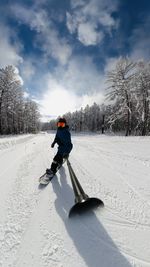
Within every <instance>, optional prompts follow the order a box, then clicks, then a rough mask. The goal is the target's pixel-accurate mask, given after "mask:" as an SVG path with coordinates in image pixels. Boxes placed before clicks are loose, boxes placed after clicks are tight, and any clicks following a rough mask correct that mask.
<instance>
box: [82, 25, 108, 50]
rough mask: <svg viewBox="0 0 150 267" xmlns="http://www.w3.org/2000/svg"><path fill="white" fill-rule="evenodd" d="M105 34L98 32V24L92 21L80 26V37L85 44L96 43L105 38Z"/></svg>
mask: <svg viewBox="0 0 150 267" xmlns="http://www.w3.org/2000/svg"><path fill="white" fill-rule="evenodd" d="M103 36H104V34H103V33H102V32H97V30H96V26H95V25H92V24H90V23H81V24H80V25H79V27H78V39H79V41H80V42H81V43H83V44H84V45H85V46H88V45H96V44H97V43H99V42H100V41H101V40H102V39H103Z"/></svg>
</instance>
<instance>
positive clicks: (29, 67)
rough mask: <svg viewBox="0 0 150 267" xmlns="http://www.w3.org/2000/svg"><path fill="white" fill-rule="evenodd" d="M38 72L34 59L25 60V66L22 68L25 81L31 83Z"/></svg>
mask: <svg viewBox="0 0 150 267" xmlns="http://www.w3.org/2000/svg"><path fill="white" fill-rule="evenodd" d="M35 72H36V67H35V66H34V64H33V62H32V59H24V60H23V66H22V68H21V75H22V76H23V79H24V80H25V81H30V80H31V79H32V77H33V75H34V74H35Z"/></svg>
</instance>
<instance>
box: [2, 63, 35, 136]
mask: <svg viewBox="0 0 150 267" xmlns="http://www.w3.org/2000/svg"><path fill="white" fill-rule="evenodd" d="M39 117H40V114H39V111H38V106H37V103H36V102H34V101H32V100H30V99H25V98H24V90H23V86H22V82H21V79H19V76H18V74H17V72H16V69H15V68H14V67H13V66H11V65H10V66H7V67H6V68H2V69H0V134H19V133H35V132H37V130H38V129H39Z"/></svg>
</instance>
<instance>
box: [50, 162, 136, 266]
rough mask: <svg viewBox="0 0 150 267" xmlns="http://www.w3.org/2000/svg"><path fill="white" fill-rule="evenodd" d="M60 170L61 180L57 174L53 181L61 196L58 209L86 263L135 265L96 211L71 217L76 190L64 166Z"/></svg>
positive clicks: (57, 194)
mask: <svg viewBox="0 0 150 267" xmlns="http://www.w3.org/2000/svg"><path fill="white" fill-rule="evenodd" d="M60 172H61V178H60V183H59V181H58V178H57V177H56V179H55V178H54V179H53V180H52V186H53V189H54V192H55V193H56V196H57V198H56V200H55V207H56V211H57V212H58V214H59V216H60V217H61V219H62V220H63V222H64V224H65V227H66V230H67V232H68V234H69V235H70V237H71V238H72V240H73V242H74V245H75V247H76V248H77V250H78V253H79V254H80V256H81V257H82V258H83V260H84V261H85V263H86V265H87V266H89V267H99V266H102V267H108V266H109V267H131V264H130V263H129V262H128V261H127V259H126V258H125V257H124V256H123V255H122V254H121V252H120V251H119V249H118V248H117V246H116V245H115V243H114V242H113V240H112V239H111V237H110V236H109V235H108V233H107V232H106V230H105V228H104V227H103V225H102V224H101V222H100V221H99V220H98V218H97V217H96V215H95V213H94V212H93V211H88V212H86V213H85V214H82V215H76V216H74V217H73V218H71V219H69V218H68V213H69V209H70V207H71V205H73V201H72V196H73V190H72V188H71V187H70V185H69V184H68V183H67V179H66V174H65V169H64V167H62V168H61V170H60Z"/></svg>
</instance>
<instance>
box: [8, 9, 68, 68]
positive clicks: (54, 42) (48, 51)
mask: <svg viewBox="0 0 150 267" xmlns="http://www.w3.org/2000/svg"><path fill="white" fill-rule="evenodd" d="M11 10H12V12H13V14H14V15H15V17H16V18H17V19H18V21H19V22H20V23H24V24H26V25H28V26H29V27H30V29H31V30H34V31H36V33H37V37H36V39H35V40H34V41H35V42H36V46H38V48H40V49H41V50H42V51H43V52H44V56H45V58H47V60H49V59H50V57H52V58H54V59H56V60H57V61H58V63H60V64H62V65H65V64H66V63H67V61H68V60H69V58H70V56H71V54H72V47H71V45H70V44H69V43H68V41H67V40H66V38H65V37H64V38H62V37H60V34H59V32H58V30H57V28H56V27H55V25H54V23H53V22H52V20H51V19H50V17H49V15H48V13H47V12H46V10H44V9H42V8H38V9H37V6H35V7H32V9H27V8H26V7H25V6H21V5H18V4H17V5H13V6H12V7H11Z"/></svg>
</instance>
